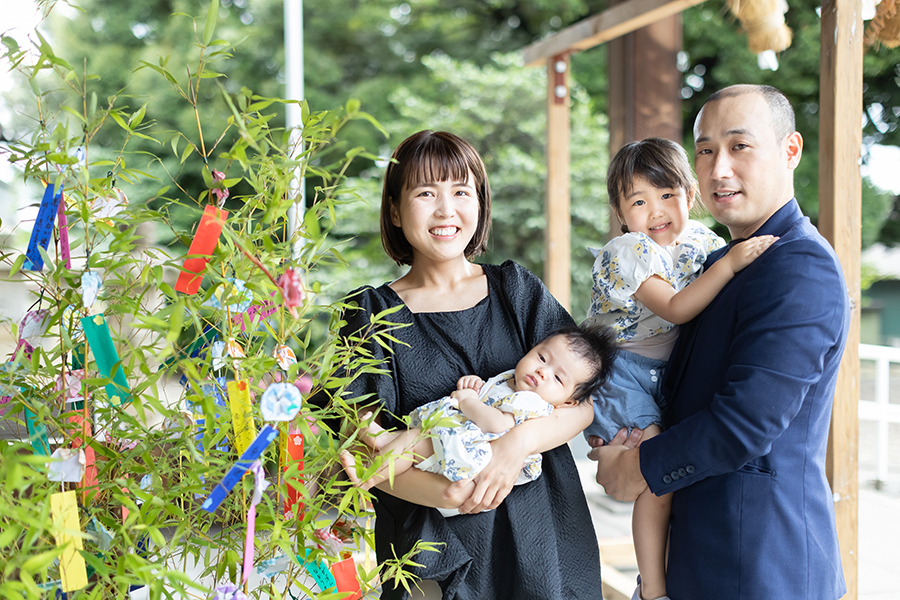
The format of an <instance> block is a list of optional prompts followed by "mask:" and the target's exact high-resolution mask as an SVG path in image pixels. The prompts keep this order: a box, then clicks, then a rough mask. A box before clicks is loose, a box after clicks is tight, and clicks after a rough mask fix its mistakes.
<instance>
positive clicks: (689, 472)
mask: <svg viewBox="0 0 900 600" xmlns="http://www.w3.org/2000/svg"><path fill="white" fill-rule="evenodd" d="M684 470H685V471H687V472H688V475H690V474H691V473H693V472H694V465H688V466H686V467H685V468H684Z"/></svg>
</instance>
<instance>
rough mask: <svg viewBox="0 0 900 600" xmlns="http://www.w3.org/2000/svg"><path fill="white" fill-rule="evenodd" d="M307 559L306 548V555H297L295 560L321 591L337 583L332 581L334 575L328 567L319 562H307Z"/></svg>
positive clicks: (307, 552) (307, 549) (307, 551)
mask: <svg viewBox="0 0 900 600" xmlns="http://www.w3.org/2000/svg"><path fill="white" fill-rule="evenodd" d="M308 559H309V548H306V554H305V555H304V556H300V555H299V554H298V555H297V560H298V561H299V562H300V564H302V565H303V567H304V568H305V569H306V572H307V573H309V576H310V577H312V578H313V581H315V582H316V585H317V586H319V589H320V590H321V591H323V592H324V591H325V590H327V589H328V588H332V587H335V586H336V585H337V582H335V580H334V575H333V574H332V573H331V570H329V568H328V565H327V564H325V563H324V562H322V561H321V560H317V561H315V562H313V561H311V560H308Z"/></svg>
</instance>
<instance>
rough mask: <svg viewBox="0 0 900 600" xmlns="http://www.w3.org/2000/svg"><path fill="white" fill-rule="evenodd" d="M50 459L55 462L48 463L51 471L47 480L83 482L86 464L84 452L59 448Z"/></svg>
mask: <svg viewBox="0 0 900 600" xmlns="http://www.w3.org/2000/svg"><path fill="white" fill-rule="evenodd" d="M50 458H52V459H53V460H51V461H50V462H49V463H47V467H48V470H49V472H48V474H47V479H49V480H50V481H67V482H75V481H81V477H82V476H83V474H84V467H85V464H86V459H85V457H84V451H83V450H81V449H71V448H57V449H56V450H54V451H53V454H51V455H50Z"/></svg>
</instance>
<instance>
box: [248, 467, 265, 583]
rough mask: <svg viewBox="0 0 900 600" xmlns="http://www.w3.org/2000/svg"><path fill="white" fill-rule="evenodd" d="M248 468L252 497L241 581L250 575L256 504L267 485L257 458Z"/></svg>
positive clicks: (260, 500)
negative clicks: (251, 475)
mask: <svg viewBox="0 0 900 600" xmlns="http://www.w3.org/2000/svg"><path fill="white" fill-rule="evenodd" d="M250 470H251V471H252V472H253V498H251V500H250V508H249V509H248V510H247V537H246V538H245V539H244V573H243V577H242V581H243V583H247V579H248V578H249V577H250V570H251V569H252V567H253V551H254V542H255V541H256V505H257V504H259V503H260V502H262V495H263V492H264V491H266V488H267V487H269V482H268V481H267V480H266V472H265V471H264V470H263V467H262V463H261V462H259V460H255V461H253V464H252V465H250Z"/></svg>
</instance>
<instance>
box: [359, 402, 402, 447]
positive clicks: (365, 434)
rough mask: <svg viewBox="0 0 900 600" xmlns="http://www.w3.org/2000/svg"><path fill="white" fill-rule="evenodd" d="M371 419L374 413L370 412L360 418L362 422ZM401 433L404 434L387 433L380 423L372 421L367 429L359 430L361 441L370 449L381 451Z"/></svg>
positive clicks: (396, 432)
mask: <svg viewBox="0 0 900 600" xmlns="http://www.w3.org/2000/svg"><path fill="white" fill-rule="evenodd" d="M371 417H372V412H371V411H369V412H367V413H365V414H364V415H362V416H361V417H360V421H366V420H368V419H370V418H371ZM401 433H403V432H398V431H387V430H386V429H385V428H384V427H382V426H381V425H379V424H378V422H376V421H372V422H371V423H369V424H368V425H367V426H366V427H363V428H361V429H360V430H359V439H361V440H362V441H363V442H364V443H365V444H366V446H368V447H369V448H372V449H373V450H381V449H382V448H384V447H385V446H387V445H388V444H389V443H390V442H391V441H393V440H394V438H396V437H397V436H398V435H400V434H401Z"/></svg>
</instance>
